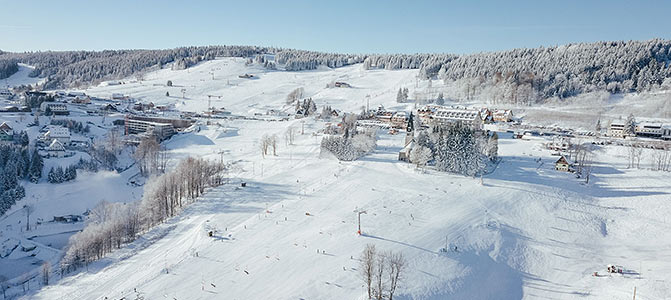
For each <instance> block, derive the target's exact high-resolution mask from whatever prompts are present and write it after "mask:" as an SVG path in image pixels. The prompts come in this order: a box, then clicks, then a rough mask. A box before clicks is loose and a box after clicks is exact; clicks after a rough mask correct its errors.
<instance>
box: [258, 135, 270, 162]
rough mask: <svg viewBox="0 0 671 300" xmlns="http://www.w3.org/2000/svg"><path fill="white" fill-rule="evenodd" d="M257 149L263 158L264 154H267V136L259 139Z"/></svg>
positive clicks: (268, 138) (268, 143) (268, 144)
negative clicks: (258, 148)
mask: <svg viewBox="0 0 671 300" xmlns="http://www.w3.org/2000/svg"><path fill="white" fill-rule="evenodd" d="M259 147H260V149H261V156H263V157H264V158H265V157H266V154H268V147H270V137H269V136H268V135H267V134H264V135H263V136H262V137H261V141H260V143H259Z"/></svg>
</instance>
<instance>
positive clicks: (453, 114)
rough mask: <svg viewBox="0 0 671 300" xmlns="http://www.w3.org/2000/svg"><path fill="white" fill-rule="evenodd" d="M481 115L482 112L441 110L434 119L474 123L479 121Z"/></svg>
mask: <svg viewBox="0 0 671 300" xmlns="http://www.w3.org/2000/svg"><path fill="white" fill-rule="evenodd" d="M479 115H480V112H479V111H477V110H463V109H439V110H437V111H436V113H435V114H434V118H438V119H451V120H462V121H473V120H476V119H478V118H479Z"/></svg>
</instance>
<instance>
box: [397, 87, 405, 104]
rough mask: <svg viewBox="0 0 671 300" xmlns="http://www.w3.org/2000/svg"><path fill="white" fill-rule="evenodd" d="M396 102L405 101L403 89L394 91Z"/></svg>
mask: <svg viewBox="0 0 671 300" xmlns="http://www.w3.org/2000/svg"><path fill="white" fill-rule="evenodd" d="M396 102H398V103H403V102H405V98H403V89H401V88H399V89H398V93H396Z"/></svg>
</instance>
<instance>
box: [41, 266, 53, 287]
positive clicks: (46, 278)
mask: <svg viewBox="0 0 671 300" xmlns="http://www.w3.org/2000/svg"><path fill="white" fill-rule="evenodd" d="M49 273H51V264H50V263H49V262H48V261H45V262H44V263H43V264H42V283H43V284H44V285H49Z"/></svg>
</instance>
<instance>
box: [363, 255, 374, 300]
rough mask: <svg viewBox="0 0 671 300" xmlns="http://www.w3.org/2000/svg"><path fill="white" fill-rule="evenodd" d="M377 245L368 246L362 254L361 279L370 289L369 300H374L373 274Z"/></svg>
mask: <svg viewBox="0 0 671 300" xmlns="http://www.w3.org/2000/svg"><path fill="white" fill-rule="evenodd" d="M376 255H377V254H376V252H375V245H373V244H368V245H366V248H364V249H363V252H362V253H361V259H360V263H361V267H360V269H361V277H362V278H363V281H364V283H365V284H366V288H367V289H368V299H373V272H374V270H375V256H376Z"/></svg>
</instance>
